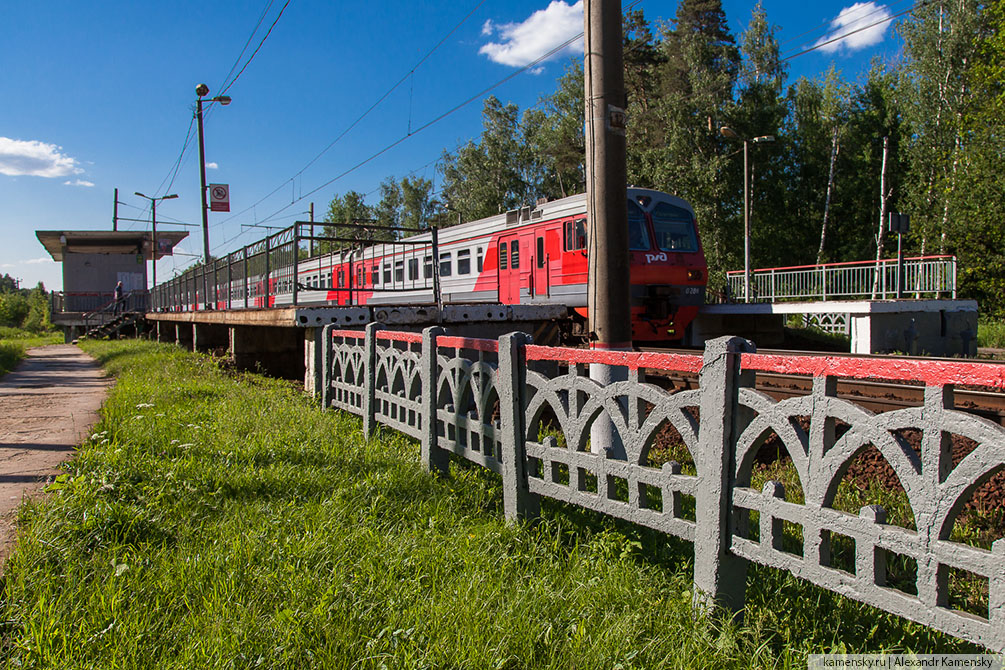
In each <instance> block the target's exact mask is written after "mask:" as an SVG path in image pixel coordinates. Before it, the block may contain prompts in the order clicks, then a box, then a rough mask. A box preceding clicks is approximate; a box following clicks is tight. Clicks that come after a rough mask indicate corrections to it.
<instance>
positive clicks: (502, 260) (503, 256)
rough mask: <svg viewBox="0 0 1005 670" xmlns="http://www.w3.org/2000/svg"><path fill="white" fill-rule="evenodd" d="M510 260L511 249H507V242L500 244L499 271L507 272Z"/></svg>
mask: <svg viewBox="0 0 1005 670" xmlns="http://www.w3.org/2000/svg"><path fill="white" fill-rule="evenodd" d="M508 260H509V249H508V248H507V247H506V243H505V242H500V243H499V269H500V270H505V269H506V267H507V261H508Z"/></svg>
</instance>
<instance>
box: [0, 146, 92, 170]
mask: <svg viewBox="0 0 1005 670" xmlns="http://www.w3.org/2000/svg"><path fill="white" fill-rule="evenodd" d="M62 151H63V147H60V146H57V145H55V144H47V143H45V142H39V141H37V140H29V141H25V140H12V139H10V138H9V137H0V174H5V175H9V176H11V177H17V176H21V175H25V176H30V177H69V176H70V175H75V174H80V173H81V172H83V170H82V169H80V168H79V167H77V160H76V159H75V158H71V157H70V156H67V155H65V154H63V153H62Z"/></svg>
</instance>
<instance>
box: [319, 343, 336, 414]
mask: <svg viewBox="0 0 1005 670" xmlns="http://www.w3.org/2000/svg"><path fill="white" fill-rule="evenodd" d="M335 328H336V326H335V324H331V323H330V324H328V325H327V326H325V327H323V328H319V329H318V333H319V335H318V337H319V338H320V339H321V341H320V342H315V343H314V350H315V351H316V352H317V351H320V357H319V358H315V361H316V362H315V366H316V367H315V368H314V392H315V393H319V394H320V396H321V407H322V408H324V409H331V406H332V381H333V380H332V378H331V377H332V358H333V356H334V354H333V353H332V331H333V330H335Z"/></svg>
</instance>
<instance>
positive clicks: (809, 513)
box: [315, 324, 1005, 651]
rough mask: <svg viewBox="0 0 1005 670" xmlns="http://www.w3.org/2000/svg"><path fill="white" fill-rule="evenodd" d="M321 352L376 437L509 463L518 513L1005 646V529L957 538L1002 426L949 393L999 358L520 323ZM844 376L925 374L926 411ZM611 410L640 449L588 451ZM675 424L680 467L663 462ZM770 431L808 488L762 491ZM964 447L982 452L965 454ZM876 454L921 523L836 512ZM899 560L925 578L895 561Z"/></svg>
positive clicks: (427, 455)
mask: <svg viewBox="0 0 1005 670" xmlns="http://www.w3.org/2000/svg"><path fill="white" fill-rule="evenodd" d="M319 350H320V356H321V357H322V360H319V361H318V363H319V364H318V365H317V366H316V368H317V374H318V375H319V376H318V378H317V379H316V380H315V382H316V384H317V385H316V386H315V388H320V389H322V403H323V405H324V406H325V407H329V408H331V407H334V408H340V409H343V410H345V411H349V412H352V413H354V414H357V415H360V416H362V419H363V429H364V432H365V433H366V434H367V435H368V436H369V435H372V434H373V432H374V430H375V429H376V427H377V425H378V424H385V425H388V426H391V427H393V428H395V429H397V430H400V431H402V432H404V433H406V434H408V435H411V436H412V437H414V438H416V439H418V440H419V441H420V443H421V458H422V462H423V464H424V466H425V467H426V468H427V469H429V470H430V471H433V472H437V473H440V474H443V475H446V474H447V473H448V472H449V467H448V466H449V463H448V456H449V455H450V454H455V455H457V456H459V457H461V458H465V459H467V460H470V461H472V462H474V463H477V464H479V465H481V466H482V467H485V468H488V469H489V470H492V471H493V472H496V473H498V474H500V475H501V476H502V484H503V503H504V504H503V507H504V510H505V514H506V516H507V518H510V519H516V518H520V517H533V516H535V515H536V514H538V513H539V509H540V500H541V498H552V499H556V500H561V501H564V502H566V503H568V504H572V505H576V506H579V507H584V508H587V509H590V510H594V511H596V512H599V513H602V514H606V515H609V516H613V517H617V518H620V519H625V520H628V521H631V522H634V523H637V524H640V525H643V526H647V527H650V528H653V529H655V530H657V531H660V532H663V533H666V534H668V535H674V536H676V537H679V538H682V539H684V540H686V541H689V542H691V543H693V546H694V555H695V560H694V566H695V567H694V586H695V593H696V601H697V602H698V603H699V604H700V605H703V606H712V605H713V604H722V605H726V606H729V607H732V608H735V609H739V608H742V606H743V602H744V598H745V590H746V582H747V578H746V572H747V566H748V564H750V563H758V564H761V565H766V566H770V567H773V568H777V569H782V570H786V571H788V572H790V573H792V574H794V575H796V576H798V577H800V578H802V579H804V580H806V581H809V582H811V583H813V584H816V585H817V586H819V587H821V588H824V589H828V590H831V591H834V592H837V593H841V594H843V595H845V596H848V597H851V598H854V599H857V600H859V601H862V602H865V603H868V604H870V605H872V606H874V607H877V608H879V609H882V610H885V611H887V612H892V613H894V614H897V615H900V616H902V617H904V618H906V619H910V620H913V621H916V622H919V623H921V624H924V625H927V626H930V627H932V628H935V629H938V630H941V631H944V632H946V633H949V634H951V635H954V636H957V637H960V638H963V639H966V640H970V641H972V642H975V643H978V644H981V645H984V646H986V647H989V648H991V649H995V650H998V651H1001V650H1005V539H997V540H996V541H994V542H993V543H990V542H989V543H986V544H987V545H988V546H973V545H971V544H964V543H963V542H961V541H957V539H956V536H955V535H953V529H954V525H955V524H956V521H957V519H958V518H959V517H960V514H961V513H962V512H963V510H964V506H965V505H966V504H967V503H968V502H970V501H971V499H972V496H973V494H974V492H975V490H977V489H978V488H979V487H981V486H983V485H984V484H985V483H986V482H988V481H989V480H990V479H991V478H992V477H995V476H997V477H1000V474H1001V472H1002V471H1003V468H1005V429H1003V428H1002V427H1000V426H997V425H994V424H991V423H990V422H988V421H985V420H983V419H981V418H980V417H978V416H974V415H973V414H971V413H969V412H967V411H966V410H965V408H961V407H957V406H956V404H955V403H954V398H953V387H954V385H957V384H975V385H981V386H987V387H992V388H996V389H1005V369H1003V367H1002V366H995V365H987V364H980V363H963V362H947V361H935V362H926V361H900V360H896V361H889V360H878V359H861V358H848V357H841V358H834V357H826V356H807V357H799V358H790V357H785V356H772V355H763V354H757V353H756V352H755V351H754V348H753V345H752V344H751V343H750V342H748V341H746V340H742V339H740V338H729V337H727V338H720V339H718V340H713V341H711V342H709V343H708V345H707V348H706V350H705V352H704V354H703V355H702V354H653V353H630V352H629V353H616V354H615V353H611V352H593V351H585V350H578V349H565V348H552V347H540V346H534V345H531V344H530V342H529V338H528V336H526V335H524V334H522V333H513V334H510V335H506V336H504V337H502V338H500V339H499V340H473V339H467V338H460V337H448V336H446V335H445V334H444V332H443V330H442V329H440V328H428V329H426V330H425V331H423V333H422V334H421V336H420V335H418V334H410V333H392V332H385V331H381V330H379V327H378V325H377V324H370V325H369V326H368V327H367V328H366V330H365V332H359V331H346V330H339V329H337V328H336V327H335V326H328V327H326V328H324V329H323V331H322V334H321V347H319ZM559 362H562V363H564V364H565V366H564V367H560V366H559V365H558V363H559ZM595 364H604V365H617V366H620V367H622V368H624V369H625V370H626V374H627V382H617V383H612V384H609V385H606V386H603V385H600V384H598V383H597V382H595V381H593V380H591V379H590V378H589V376H588V371H587V370H588V367H589V366H590V365H595ZM647 369H649V370H654V369H656V370H663V371H678V372H690V373H698V378H699V387H698V388H696V389H689V390H683V391H676V392H672V391H668V390H664V389H662V388H660V387H658V386H656V385H654V384H649V383H646V370H647ZM757 372H784V373H791V374H801V375H805V376H806V377H807V378H809V379H812V391H811V392H810V393H809V394H808V395H804V396H801V397H795V398H788V399H785V400H778V401H776V400H773V399H771V398H769V397H768V396H766V395H765V394H763V393H761V392H759V391H757V390H755V389H754V388H753V382H754V375H755V374H756V373H757ZM838 378H846V379H848V378H850V379H863V378H884V379H889V380H895V381H905V380H914V381H920V382H922V383H923V384H924V389H925V391H924V404H923V406H921V407H913V408H906V409H900V410H895V411H889V412H883V413H879V414H874V413H872V412H870V411H868V410H865V409H863V408H862V407H861V406H859V405H857V404H856V403H855V402H854V401H852V400H848V399H844V398H838V397H837V395H836V382H837V379H838ZM605 415H606V419H607V420H608V421H609V423H610V425H611V426H612V428H611V430H612V431H613V432H614V434H616V436H617V439H619V440H620V442H621V444H623V446H624V453H625V454H626V456H618V455H617V454H616V453H615V452H614V451H604V452H601V453H596V452H594V451H592V450H591V441H590V436H591V430H593V427H594V424H596V423H597V421H598V419H600V418H602V417H604V416H605ZM667 434H672V435H673V436H674V439H675V440H676V442H677V443H678V446H677V447H675V448H676V449H677V450H678V453H679V454H680V455H678V456H677V458H678V459H679V460H673V461H669V462H664V463H658V462H654V461H655V459H654V458H653V451H652V450H653V445H654V443H655V442H656V441H657V439H658V438H659V439H664V438H665V437H666V436H667ZM911 434H913V435H914V438H912V439H913V440H914V441H913V442H912V441H909V439H908V438H909V436H910V435H911ZM919 436H920V437H919ZM768 438H774V439H776V440H777V444H778V447H777V448H778V450H779V451H780V452H782V453H786V454H787V455H788V456H789V457H790V458H791V462H792V467H793V468H794V469H795V471H796V472H797V474H798V482H799V487H801V489H802V490H801V491H792V490H789V491H786V489H785V487H784V486H783V485H782V484H781V483H780V482H777V481H767V482H764V483H763V484H762V485H761V486H759V487H757V488H755V487H754V486H753V483H754V480H755V478H754V473H755V461H756V458H757V456H758V452H759V451H760V448H761V446H762V445H763V444H764V442H765V440H766V439H768ZM956 441H958V442H959V443H960V444H964V445H966V447H967V449H968V451H967V453H965V454H964V455H962V456H960V454H959V453H956V454H953V453H951V448H950V447H951V443H955V442H956ZM912 444H913V445H914V447H912ZM870 448H874V449H875V450H877V451H878V452H879V455H880V456H881V457H882V459H883V460H885V461H886V463H888V464H889V466H890V467H891V468H892V470H893V471H894V472H895V474H896V475H897V477H898V478H899V481H900V482H901V484H902V485H903V489H904V496H905V498H906V502H904V503H903V504H904V505H905V506H906V507H908V508H909V513H910V514H911V515H913V519H914V524H909V523H903V522H899V523H898V522H895V521H894V520H892V519H889V518H888V514H887V512H888V510H886V509H884V508H883V507H880V506H878V505H866V506H864V507H862V508H861V509H860V510H854V513H849V512H847V511H842V510H841V509H838V505H837V503H836V497H837V493H838V485H839V484H840V483H841V482H842V481H843V480H844V478H845V475H846V473H847V472H848V469H849V467H850V465H851V464H852V462H853V461H855V459H856V458H858V456H859V455H861V454H863V452H865V451H866V450H868V449H870ZM849 547H851V548H850V549H849ZM901 564H909V565H913V566H914V572H913V575H911V574H908V576H907V577H906V578H905V577H904V574H903V572H901V573H898V574H894V573H895V571H896V570H895V566H901ZM896 569H899V567H897V568H896ZM961 576H962V577H966V578H967V579H969V580H971V581H972V582H975V583H977V584H983V585H984V590H983V593H984V594H985V598H986V600H985V602H984V604H983V610H980V611H973V610H974V608H965V607H964V606H962V605H961V604H960V603H959V602H958V601H956V600H954V597H953V595H952V593H951V588H950V587H951V585H952V584H955V583H957V581H956V580H958V579H960V578H961ZM978 590H979V589H978Z"/></svg>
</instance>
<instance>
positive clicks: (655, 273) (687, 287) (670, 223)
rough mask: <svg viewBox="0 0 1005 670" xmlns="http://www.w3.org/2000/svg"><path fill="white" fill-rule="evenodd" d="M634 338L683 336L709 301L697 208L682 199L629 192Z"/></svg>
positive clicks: (651, 339)
mask: <svg viewBox="0 0 1005 670" xmlns="http://www.w3.org/2000/svg"><path fill="white" fill-rule="evenodd" d="M628 249H629V254H630V255H631V261H630V267H631V289H630V292H631V302H632V340H633V341H634V342H636V343H640V342H641V343H655V342H662V341H670V340H679V339H681V338H682V337H684V331H685V329H686V328H687V326H688V325H690V323H691V322H692V321H693V320H694V318H695V317H696V316H697V314H698V310H699V308H700V307H701V306H702V305H703V304H704V303H705V285H706V283H707V281H708V268H707V265H706V263H705V254H704V252H703V251H702V247H701V239H700V237H699V235H698V228H697V224H696V221H695V215H694V210H693V209H691V206H690V205H688V203H687V202H686V201H684V200H682V199H680V198H677V197H674V196H672V195H668V194H666V193H661V192H659V191H650V190H645V189H629V190H628Z"/></svg>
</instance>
